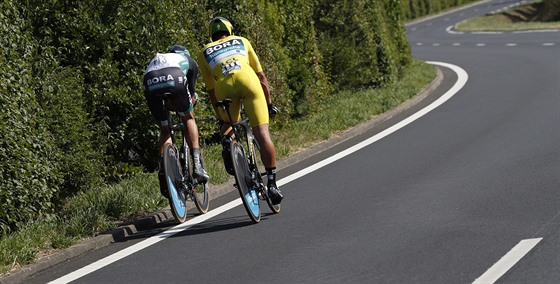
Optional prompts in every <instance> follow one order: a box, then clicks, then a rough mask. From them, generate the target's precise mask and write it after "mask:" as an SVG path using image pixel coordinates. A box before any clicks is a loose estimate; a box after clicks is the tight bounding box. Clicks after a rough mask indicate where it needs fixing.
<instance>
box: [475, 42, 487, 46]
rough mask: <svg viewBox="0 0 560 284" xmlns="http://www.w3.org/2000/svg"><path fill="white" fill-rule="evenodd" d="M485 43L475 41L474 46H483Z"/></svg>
mask: <svg viewBox="0 0 560 284" xmlns="http://www.w3.org/2000/svg"><path fill="white" fill-rule="evenodd" d="M485 45H486V44H485V43H477V44H476V46H485Z"/></svg>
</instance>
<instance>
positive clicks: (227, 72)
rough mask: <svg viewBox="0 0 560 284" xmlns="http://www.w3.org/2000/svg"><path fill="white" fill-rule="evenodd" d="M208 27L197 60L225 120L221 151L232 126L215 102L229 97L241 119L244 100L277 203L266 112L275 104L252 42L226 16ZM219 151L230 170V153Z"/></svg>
mask: <svg viewBox="0 0 560 284" xmlns="http://www.w3.org/2000/svg"><path fill="white" fill-rule="evenodd" d="M209 29H210V39H211V41H212V42H210V43H209V44H207V45H206V46H204V48H203V49H202V52H201V53H200V54H199V58H198V62H199V64H200V71H201V73H202V78H203V79H204V83H205V84H206V88H207V89H208V93H209V94H210V100H211V102H212V105H213V106H214V110H215V111H216V114H217V115H218V117H219V118H220V119H221V120H222V121H224V122H226V124H224V127H222V129H221V134H222V137H223V139H222V143H223V144H224V151H225V149H228V147H227V143H229V141H231V134H232V133H231V126H230V125H228V124H227V122H230V121H229V118H228V117H227V114H226V113H225V112H224V111H223V110H221V109H219V108H218V107H217V106H216V103H217V102H218V101H222V100H224V99H226V98H229V99H231V100H232V104H231V106H230V111H231V115H232V119H234V120H236V121H238V120H240V119H241V115H240V111H241V104H242V103H243V106H244V109H245V113H246V114H247V117H248V118H249V122H250V124H251V127H252V129H253V133H254V134H255V138H256V139H257V141H258V143H259V145H260V146H261V159H262V162H263V164H264V166H265V168H266V173H267V179H268V183H267V187H268V193H269V195H270V197H271V200H272V202H273V203H275V204H279V203H280V201H282V198H283V196H282V193H281V192H280V190H278V186H277V185H276V149H275V148H274V144H273V142H272V140H271V138H270V133H269V127H268V122H269V116H271V117H274V116H275V115H276V114H278V108H276V107H275V106H274V105H273V104H272V101H271V98H270V91H269V85H268V80H267V79H266V76H265V74H264V72H263V70H262V67H261V64H260V62H259V59H258V57H257V54H256V53H255V51H254V50H253V47H252V46H251V43H250V42H249V41H248V40H247V39H246V38H244V37H240V36H235V35H233V26H232V25H231V23H230V21H229V20H227V19H226V18H223V17H216V18H214V19H212V21H211V22H210V26H209ZM222 154H223V157H224V163H225V166H226V170H227V171H228V173H230V174H231V168H232V167H231V162H230V161H228V159H227V157H229V154H227V153H222Z"/></svg>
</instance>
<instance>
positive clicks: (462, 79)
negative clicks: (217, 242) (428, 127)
mask: <svg viewBox="0 0 560 284" xmlns="http://www.w3.org/2000/svg"><path fill="white" fill-rule="evenodd" d="M427 63H429V64H433V65H439V66H443V67H447V68H449V69H451V70H453V71H454V72H455V73H456V74H457V76H458V78H457V82H455V84H454V85H453V87H451V89H449V90H448V91H447V92H446V93H445V94H443V95H442V96H441V97H439V98H438V99H437V100H435V101H434V102H433V103H431V104H430V105H428V106H426V107H425V108H423V109H421V110H419V111H418V112H416V113H415V114H413V115H411V116H409V117H407V118H406V119H404V120H402V121H400V122H399V123H397V124H395V125H393V126H391V127H389V128H387V129H385V130H384V131H381V132H379V133H378V134H376V135H374V136H372V137H370V138H368V139H366V140H364V141H362V142H360V143H358V144H356V145H354V146H352V147H350V148H348V149H346V150H344V151H341V152H338V153H337V154H335V155H333V156H331V157H329V158H327V159H325V160H323V161H320V162H318V163H316V164H314V165H311V166H309V167H307V168H305V169H303V170H301V171H299V172H297V173H294V174H292V175H290V176H287V177H285V178H283V179H282V180H280V182H279V183H278V184H279V185H283V184H287V183H289V182H291V181H294V180H296V179H298V178H300V177H302V176H305V175H307V174H309V173H312V172H314V171H316V170H318V169H320V168H322V167H324V166H326V165H328V164H330V163H332V162H334V161H336V160H339V159H342V158H343V157H346V156H348V155H350V154H352V153H354V152H356V151H358V150H360V149H362V148H364V147H366V146H369V145H371V144H373V143H375V142H377V141H379V140H381V139H382V138H385V137H386V136H388V135H389V134H392V133H393V132H395V131H397V130H399V129H401V128H403V127H405V126H406V125H408V124H410V123H412V122H413V121H415V120H417V119H419V118H420V117H422V116H424V115H425V114H427V113H429V112H430V111H432V110H434V109H435V108H437V107H438V106H440V105H442V104H443V103H445V102H446V101H447V100H449V99H450V98H451V97H453V96H454V95H455V94H457V92H459V90H461V89H462V88H463V86H465V84H466V83H467V80H468V78H469V75H468V74H467V72H466V71H465V70H463V69H462V68H461V67H459V66H456V65H452V64H448V63H443V62H433V61H428V62H427Z"/></svg>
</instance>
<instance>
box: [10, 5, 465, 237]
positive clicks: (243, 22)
mask: <svg viewBox="0 0 560 284" xmlns="http://www.w3.org/2000/svg"><path fill="white" fill-rule="evenodd" d="M432 2H433V1H410V2H407V1H403V2H402V3H401V2H400V1H398V0H380V1H373V0H369V1H368V0H357V1H335V0H274V1H265V0H244V1H231V0H196V1H195V0H186V1H181V2H177V1H171V0H146V1H134V0H122V1H110V0H92V1H71V0H52V1H39V0H28V1H15V0H4V1H3V4H1V5H2V6H1V8H2V11H1V12H0V13H1V14H0V15H1V17H2V18H1V26H0V32H2V35H3V37H2V39H1V40H0V43H1V45H2V54H1V56H0V63H1V64H0V72H2V74H3V75H4V76H5V78H6V79H4V81H3V82H2V85H1V88H0V102H1V104H2V108H1V110H0V113H1V114H2V122H0V135H1V137H0V138H1V142H0V143H1V144H0V159H1V161H2V164H3V165H4V166H3V168H2V169H1V170H0V171H1V173H0V178H1V179H2V181H1V182H0V186H1V187H0V202H2V204H3V206H2V209H1V211H0V224H1V226H2V228H3V229H4V230H5V231H7V230H9V229H13V228H16V227H17V224H18V222H20V221H22V220H26V219H29V218H37V217H39V216H41V214H47V213H49V212H53V210H55V209H56V208H57V207H59V206H62V204H63V202H64V198H65V197H66V196H71V195H74V194H76V193H77V192H80V191H86V190H91V189H94V188H96V187H97V186H99V185H100V184H102V183H111V182H115V181H118V180H121V179H123V178H126V177H127V176H129V175H131V174H134V173H136V172H139V171H148V172H150V171H153V170H154V169H155V168H156V164H157V157H158V155H159V154H158V151H157V149H156V146H155V145H156V141H157V135H158V129H157V126H156V123H155V121H153V119H152V117H151V115H150V114H149V111H148V108H147V106H146V104H145V102H144V96H143V93H142V74H143V71H144V68H145V66H146V65H147V63H148V62H149V60H150V59H151V58H152V57H153V56H154V54H155V53H156V52H162V51H164V50H165V49H166V48H167V47H168V46H170V45H173V44H182V45H185V46H186V47H187V48H188V49H189V50H190V51H191V53H193V54H196V53H198V52H199V51H200V48H201V47H202V46H203V45H204V44H205V43H207V42H208V34H207V24H208V22H209V20H210V19H211V18H212V17H214V16H225V17H227V18H229V19H230V20H231V21H232V23H233V25H234V29H235V33H236V34H238V35H241V36H245V37H247V38H249V40H251V41H252V43H253V45H254V47H255V49H256V52H257V53H258V54H259V57H260V59H261V63H262V65H263V67H264V68H265V72H266V73H267V77H268V79H269V81H270V84H271V90H272V96H273V100H274V102H275V103H276V104H277V105H278V106H279V107H280V109H281V111H282V115H281V116H279V117H278V118H277V119H276V120H275V122H274V123H273V125H272V127H273V128H274V129H275V130H281V128H282V127H283V125H287V124H289V123H291V122H293V121H294V120H297V119H300V118H302V117H306V116H308V115H310V114H313V112H314V111H315V109H314V106H316V105H317V104H318V103H319V102H322V101H325V98H327V97H328V96H331V95H332V94H333V93H336V91H338V90H342V89H350V90H352V89H354V90H355V89H359V88H364V87H376V86H381V85H384V84H386V83H391V82H395V81H396V80H398V79H399V76H400V72H401V70H402V68H403V66H406V65H407V64H409V62H410V59H411V57H410V56H411V55H410V47H409V46H408V42H407V40H406V34H405V31H404V28H403V25H402V19H406V18H410V17H412V16H418V15H420V14H422V15H423V14H425V13H428V12H435V11H436V10H437V9H442V8H446V7H449V6H451V5H456V4H457V3H459V2H462V1H443V0H441V1H439V2H437V1H436V2H437V3H440V4H438V5H435V4H434V5H432V4H431V3H432ZM401 7H402V8H403V12H402V13H401ZM412 8H414V11H412V10H411V9H412ZM403 13H404V14H403ZM198 83H199V84H198V86H197V92H198V93H199V94H200V97H201V100H200V102H199V105H198V106H197V108H196V111H195V112H196V116H197V117H198V118H202V117H206V116H209V115H213V110H212V108H211V107H210V104H209V98H208V96H207V95H206V93H205V90H204V86H203V83H202V80H199V82H198ZM215 130H216V129H215V126H209V127H201V129H200V132H201V141H202V142H203V146H204V145H207V144H210V143H216V135H215Z"/></svg>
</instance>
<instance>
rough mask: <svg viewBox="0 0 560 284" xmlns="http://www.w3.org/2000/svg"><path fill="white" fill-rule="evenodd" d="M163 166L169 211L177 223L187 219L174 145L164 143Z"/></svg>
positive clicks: (177, 154)
mask: <svg viewBox="0 0 560 284" xmlns="http://www.w3.org/2000/svg"><path fill="white" fill-rule="evenodd" d="M163 167H164V171H165V179H166V180H167V189H168V191H169V197H168V200H169V206H170V207H171V213H172V214H173V216H174V217H175V219H176V220H177V221H178V222H179V223H184V222H185V220H186V219H187V202H186V200H187V196H186V192H185V190H184V186H183V184H182V179H183V175H182V174H181V167H180V164H179V150H178V149H177V147H176V146H174V145H170V144H166V145H165V147H164V151H163Z"/></svg>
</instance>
